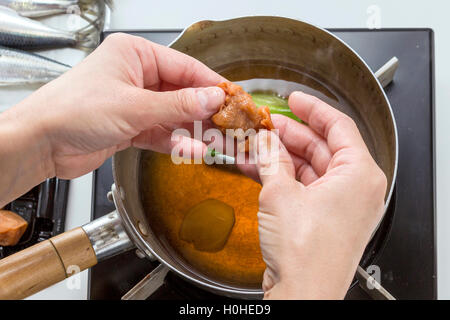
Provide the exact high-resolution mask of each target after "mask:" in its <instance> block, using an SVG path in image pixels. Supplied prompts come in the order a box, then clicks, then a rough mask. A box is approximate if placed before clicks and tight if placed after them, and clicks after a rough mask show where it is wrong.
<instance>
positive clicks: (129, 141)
mask: <svg viewBox="0 0 450 320" xmlns="http://www.w3.org/2000/svg"><path fill="white" fill-rule="evenodd" d="M223 80H224V79H223V78H222V77H221V76H219V75H218V74H217V73H215V72H214V71H212V70H210V69H209V68H207V67H206V66H205V65H203V64H202V63H200V62H199V61H197V60H195V59H193V58H191V57H189V56H187V55H184V54H182V53H180V52H177V51H175V50H172V49H170V48H167V47H164V46H161V45H158V44H155V43H151V42H149V41H147V40H145V39H143V38H139V37H134V36H129V35H125V34H113V35H111V36H109V37H108V38H107V39H106V40H105V41H104V42H103V43H102V44H101V45H100V46H99V48H97V49H96V50H95V51H94V52H93V53H92V54H91V55H89V56H88V57H87V58H86V59H85V60H83V61H82V62H81V63H80V64H79V65H77V66H76V67H74V68H73V69H72V70H70V71H69V72H67V73H66V74H64V75H62V76H61V77H60V78H58V79H57V80H55V81H53V82H50V83H48V84H47V85H45V86H44V87H42V88H41V89H40V90H38V91H37V92H35V93H34V94H33V95H31V96H30V97H29V98H28V99H26V100H25V101H23V102H22V103H21V104H20V105H18V106H17V107H16V108H14V109H15V110H12V111H11V112H15V113H16V114H18V115H21V117H22V118H26V116H25V115H31V116H30V119H28V120H29V121H33V122H35V127H38V128H39V130H40V131H42V132H44V133H45V134H44V135H43V136H44V139H45V141H47V142H48V147H45V148H43V149H45V150H49V152H50V153H51V156H50V157H45V156H44V157H43V158H46V159H48V161H49V163H48V164H47V165H46V166H45V167H46V168H47V171H48V173H47V176H55V175H56V176H58V177H60V178H67V179H69V178H74V177H78V176H80V175H82V174H85V173H87V172H90V171H92V170H94V169H96V168H97V167H99V166H100V165H101V164H102V163H103V162H104V160H105V159H107V158H108V157H110V156H111V155H112V154H114V153H115V152H116V151H120V150H122V149H125V148H127V147H129V146H131V145H133V146H136V147H140V148H145V149H152V150H155V151H159V152H167V153H169V152H170V150H171V149H172V147H173V146H174V143H175V142H173V141H171V133H172V131H173V129H175V128H178V127H181V126H183V123H185V122H192V121H194V120H203V119H208V118H209V117H210V116H211V115H212V114H214V113H215V112H216V111H217V109H218V108H219V105H220V104H222V103H223V101H224V99H225V95H224V92H223V91H222V90H221V89H219V88H217V87H215V85H216V84H218V83H219V82H222V81H223ZM209 86H214V87H210V88H205V89H194V88H197V87H209ZM183 88H187V89H183Z"/></svg>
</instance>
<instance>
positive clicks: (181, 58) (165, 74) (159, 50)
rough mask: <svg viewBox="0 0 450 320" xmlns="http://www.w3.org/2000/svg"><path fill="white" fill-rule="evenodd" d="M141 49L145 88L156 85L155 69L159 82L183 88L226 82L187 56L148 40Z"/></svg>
mask: <svg viewBox="0 0 450 320" xmlns="http://www.w3.org/2000/svg"><path fill="white" fill-rule="evenodd" d="M144 41H145V42H144V44H143V45H142V46H141V47H140V49H139V51H140V54H139V56H140V58H141V62H142V67H143V72H144V83H145V86H146V87H147V86H151V85H153V84H154V83H153V82H154V79H153V78H152V77H148V78H147V77H146V75H150V74H152V73H153V74H155V68H156V70H157V75H158V77H159V79H158V80H159V81H163V82H167V83H170V84H172V85H175V86H179V87H182V88H187V87H208V86H213V85H217V84H219V83H220V82H223V81H226V79H225V78H224V77H222V76H221V75H219V74H218V73H217V72H215V71H213V70H211V69H210V68H208V67H207V66H206V65H204V64H203V63H201V62H200V61H198V60H197V59H194V58H193V57H191V56H188V55H187V54H184V53H181V52H179V51H177V50H174V49H172V48H168V47H166V46H162V45H159V44H156V43H153V42H150V41H147V40H144Z"/></svg>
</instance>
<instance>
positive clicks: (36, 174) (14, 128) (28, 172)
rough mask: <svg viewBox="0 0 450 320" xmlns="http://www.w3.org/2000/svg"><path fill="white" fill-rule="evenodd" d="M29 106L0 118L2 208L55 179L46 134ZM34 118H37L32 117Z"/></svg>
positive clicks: (0, 196) (1, 115)
mask: <svg viewBox="0 0 450 320" xmlns="http://www.w3.org/2000/svg"><path fill="white" fill-rule="evenodd" d="M28 107H29V106H27V105H26V103H21V104H19V105H17V106H15V107H13V108H11V109H9V110H7V111H5V112H3V113H2V114H0V132H1V133H0V167H1V168H2V181H5V182H6V183H4V184H3V183H2V186H0V206H1V204H6V203H7V202H9V201H11V200H13V199H15V198H17V197H19V196H20V195H22V194H23V193H25V192H27V191H28V190H29V189H31V188H32V187H34V186H35V185H37V184H39V183H40V182H42V181H43V180H45V179H46V178H49V177H53V176H54V169H53V164H52V157H51V146H50V143H49V140H48V139H47V136H46V133H45V130H43V128H42V127H41V125H40V123H39V115H38V116H36V113H34V112H33V111H32V110H31V109H29V108H28ZM33 115H34V116H33Z"/></svg>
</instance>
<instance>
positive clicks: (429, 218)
mask: <svg viewBox="0 0 450 320" xmlns="http://www.w3.org/2000/svg"><path fill="white" fill-rule="evenodd" d="M118 31H119V30H116V31H108V32H105V33H104V34H103V38H104V37H106V36H108V35H109V34H111V33H114V32H118ZM330 31H331V32H332V33H334V34H335V35H337V36H338V37H339V38H341V39H342V40H344V41H345V42H346V43H347V44H349V45H350V46H351V47H352V48H353V49H354V50H355V51H356V52H358V54H359V55H360V56H361V57H362V58H363V59H364V60H365V61H366V62H367V63H368V65H369V66H370V67H371V68H372V70H374V71H375V70H378V68H380V67H381V66H383V65H384V64H385V62H386V61H388V60H390V59H391V58H392V57H393V56H396V57H397V58H398V59H399V61H400V65H399V68H398V70H397V72H396V75H395V78H394V82H393V83H391V84H390V85H389V86H387V87H386V89H385V90H386V94H387V96H388V98H389V101H390V102H391V105H392V108H393V111H394V115H395V118H396V121H397V129H398V136H399V137H398V138H399V167H398V175H397V180H396V188H395V192H394V195H393V198H392V201H391V203H390V206H389V209H388V211H387V213H386V215H385V217H384V219H383V222H382V224H381V226H380V228H379V229H378V231H377V233H376V234H375V236H374V238H373V240H372V241H371V242H370V243H369V245H368V247H367V249H366V254H365V258H364V259H363V260H362V261H361V263H360V264H361V266H362V267H364V268H368V267H370V266H373V265H376V266H378V267H379V270H380V276H381V277H380V280H381V285H382V286H383V287H384V288H386V289H387V290H388V291H389V292H390V293H391V294H392V295H393V296H394V297H395V298H397V299H436V297H437V278H436V231H435V146H434V144H435V142H434V141H435V139H434V38H433V31H432V30H430V29H379V30H368V29H330ZM120 32H126V33H130V34H133V35H137V36H141V37H144V38H146V39H148V40H151V41H153V42H157V43H160V44H163V45H168V44H169V43H170V42H172V41H173V40H174V39H175V38H176V37H177V36H178V35H179V34H180V32H181V30H163V31H145V30H142V31H138V30H133V31H127V30H120ZM112 183H113V177H112V168H111V160H108V161H106V162H105V163H104V164H103V165H102V166H101V167H100V168H99V169H98V170H96V171H95V172H94V175H93V201H92V219H96V218H99V217H101V216H103V215H105V214H107V213H109V212H111V211H112V210H114V205H113V204H112V203H111V202H110V201H109V200H108V199H107V194H108V192H109V191H110V190H111V185H112ZM140 256H141V255H140V254H139V252H137V253H136V252H135V251H129V252H126V253H123V254H121V255H118V256H116V257H113V258H111V259H109V260H106V261H103V262H101V263H99V264H98V265H97V266H95V267H93V268H92V269H91V270H90V271H89V272H90V273H89V298H90V299H120V298H122V297H123V296H124V295H125V294H126V293H127V292H128V291H129V290H130V289H132V288H133V287H134V286H135V285H136V284H138V283H139V282H140V281H141V280H142V279H144V278H145V277H146V276H147V275H148V274H149V273H150V272H151V271H152V270H156V271H158V269H157V268H158V265H159V263H158V262H157V261H150V260H148V259H145V258H141V257H140ZM156 271H155V272H156ZM330 276H332V275H330ZM152 292H153V294H151V295H150V296H149V297H148V299H174V300H180V299H185V300H199V299H202V300H217V299H224V298H223V297H220V296H216V295H214V294H212V293H209V292H207V291H205V290H202V289H200V288H198V287H196V286H194V285H192V284H191V283H189V282H187V281H185V280H183V279H181V278H180V277H178V276H176V275H175V274H172V273H171V272H169V273H168V274H167V275H166V276H165V277H163V280H162V281H161V283H160V286H159V285H158V287H157V288H154V290H152ZM370 298H371V296H369V295H368V294H367V293H366V292H365V291H364V290H362V289H361V287H360V286H359V285H358V280H356V279H355V281H354V282H353V283H352V286H351V287H350V289H349V291H348V294H347V297H346V299H370Z"/></svg>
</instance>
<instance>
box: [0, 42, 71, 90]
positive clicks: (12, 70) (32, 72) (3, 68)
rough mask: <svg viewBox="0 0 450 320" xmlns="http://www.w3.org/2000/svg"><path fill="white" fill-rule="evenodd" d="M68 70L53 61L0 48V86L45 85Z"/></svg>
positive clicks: (61, 64)
mask: <svg viewBox="0 0 450 320" xmlns="http://www.w3.org/2000/svg"><path fill="white" fill-rule="evenodd" d="M69 69H70V66H68V65H66V64H63V63H60V62H57V61H55V60H52V59H49V58H46V57H43V56H40V55H37V54H34V53H29V52H25V51H20V50H16V49H10V48H5V47H1V46H0V86H6V85H22V84H30V83H45V82H49V81H51V80H53V79H55V78H57V77H59V76H60V75H61V74H63V73H64V72H66V71H68V70H69Z"/></svg>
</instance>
